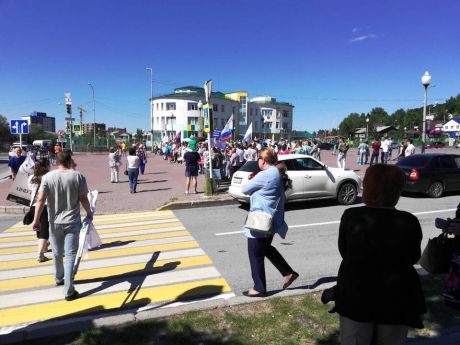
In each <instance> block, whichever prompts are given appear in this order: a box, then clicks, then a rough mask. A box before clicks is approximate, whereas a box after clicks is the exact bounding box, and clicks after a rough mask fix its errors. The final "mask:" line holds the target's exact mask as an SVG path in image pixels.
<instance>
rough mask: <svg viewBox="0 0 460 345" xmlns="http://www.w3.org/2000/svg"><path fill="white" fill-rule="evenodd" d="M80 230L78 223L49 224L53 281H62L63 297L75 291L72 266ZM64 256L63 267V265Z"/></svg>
mask: <svg viewBox="0 0 460 345" xmlns="http://www.w3.org/2000/svg"><path fill="white" fill-rule="evenodd" d="M80 229H81V224H80V223H71V224H53V223H50V238H49V240H50V243H51V248H52V249H53V264H54V272H55V280H56V283H60V282H62V281H63V280H64V296H70V295H72V294H73V292H74V291H75V287H74V286H73V278H74V277H73V265H74V263H75V257H76V254H77V251H78V240H79V238H80ZM64 255H65V266H64V263H63V256H64Z"/></svg>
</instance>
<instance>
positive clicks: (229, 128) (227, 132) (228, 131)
mask: <svg viewBox="0 0 460 345" xmlns="http://www.w3.org/2000/svg"><path fill="white" fill-rule="evenodd" d="M232 135H233V115H232V116H230V118H229V119H228V121H227V124H226V125H225V127H224V129H223V130H222V133H220V137H219V140H220V141H226V140H228V139H230V138H231V137H232Z"/></svg>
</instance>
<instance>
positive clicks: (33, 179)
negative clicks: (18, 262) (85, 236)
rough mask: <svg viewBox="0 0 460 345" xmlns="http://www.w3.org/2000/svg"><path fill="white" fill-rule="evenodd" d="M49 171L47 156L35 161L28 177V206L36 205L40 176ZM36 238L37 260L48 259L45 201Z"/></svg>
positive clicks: (43, 260)
mask: <svg viewBox="0 0 460 345" xmlns="http://www.w3.org/2000/svg"><path fill="white" fill-rule="evenodd" d="M49 171H50V162H49V160H48V159H47V158H42V159H40V160H39V161H37V162H35V165H34V173H33V175H31V176H30V177H29V189H30V191H31V195H32V200H30V206H31V207H32V206H37V205H36V200H37V195H38V189H39V187H40V184H41V181H42V177H43V176H44V175H45V174H46V173H48V172H49ZM36 233H37V238H38V257H37V261H38V262H45V261H47V260H49V259H48V258H47V257H46V256H45V252H46V251H47V250H48V240H49V221H48V210H47V206H46V202H45V206H43V212H42V214H41V216H40V229H39V230H37V231H36Z"/></svg>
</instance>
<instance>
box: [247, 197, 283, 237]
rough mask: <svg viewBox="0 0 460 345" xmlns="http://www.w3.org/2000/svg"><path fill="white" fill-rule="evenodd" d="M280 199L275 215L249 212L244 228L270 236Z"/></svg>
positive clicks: (263, 212)
mask: <svg viewBox="0 0 460 345" xmlns="http://www.w3.org/2000/svg"><path fill="white" fill-rule="evenodd" d="M280 199H281V197H280ZM280 199H278V202H277V203H276V206H275V211H273V213H268V212H265V211H249V213H248V216H247V217H246V222H245V224H244V227H245V228H248V229H249V230H251V231H257V232H260V233H264V234H270V233H271V232H272V223H273V215H274V214H275V212H276V209H277V208H278V204H279V202H280Z"/></svg>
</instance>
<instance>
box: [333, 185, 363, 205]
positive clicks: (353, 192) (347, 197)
mask: <svg viewBox="0 0 460 345" xmlns="http://www.w3.org/2000/svg"><path fill="white" fill-rule="evenodd" d="M357 197H358V189H357V188H356V185H355V184H354V183H352V182H345V183H344V184H343V185H341V186H340V189H339V192H338V193H337V201H338V202H339V204H341V205H351V204H353V203H354V202H355V201H356V198H357Z"/></svg>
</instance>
